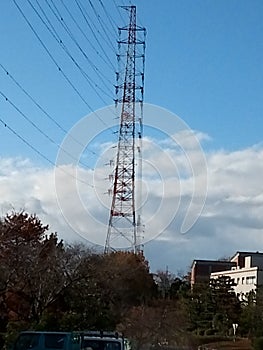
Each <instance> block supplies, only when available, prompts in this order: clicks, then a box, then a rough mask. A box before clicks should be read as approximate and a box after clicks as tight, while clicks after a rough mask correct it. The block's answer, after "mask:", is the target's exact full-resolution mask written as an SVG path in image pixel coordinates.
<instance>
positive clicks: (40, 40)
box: [13, 0, 114, 133]
mask: <svg viewBox="0 0 263 350" xmlns="http://www.w3.org/2000/svg"><path fill="white" fill-rule="evenodd" d="M75 1H77V0H75ZM13 2H14V4H15V6H16V7H17V9H18V11H19V12H20V14H21V15H22V17H23V18H24V20H25V21H26V23H27V24H28V26H29V27H30V29H31V30H32V32H33V33H34V35H35V36H36V37H37V39H38V41H39V42H40V44H41V45H42V47H43V48H44V50H45V51H46V53H47V54H48V56H49V57H50V59H51V60H52V62H53V63H54V64H55V65H56V67H57V69H58V70H59V72H61V74H62V75H63V77H64V79H65V80H66V81H67V82H68V84H69V85H70V86H71V87H72V89H73V90H74V91H75V92H76V94H77V95H78V96H79V98H80V99H81V100H82V102H83V103H84V104H85V105H86V106H87V107H88V108H89V109H90V111H91V112H93V114H94V115H95V116H96V117H97V118H98V120H100V122H101V123H102V124H103V125H104V126H106V127H107V128H108V125H107V124H106V123H105V122H104V120H103V119H102V118H101V117H100V116H99V115H98V113H96V112H95V111H94V110H93V108H92V107H91V105H90V104H89V103H88V102H87V101H86V99H85V98H84V97H83V96H82V94H81V93H80V92H79V90H78V89H77V88H76V87H75V85H74V84H73V83H72V82H71V81H70V79H69V78H68V76H67V75H66V74H65V73H64V71H63V69H62V68H61V67H60V66H59V64H58V63H57V61H56V60H55V58H54V57H53V56H52V54H51V52H50V51H49V49H48V48H47V46H46V45H45V44H44V42H43V41H42V39H41V38H40V36H39V35H38V34H37V32H36V30H35V29H34V27H33V26H32V24H31V23H30V21H29V20H28V19H27V17H26V16H25V14H24V12H23V11H22V9H21V7H20V6H19V5H18V3H17V1H16V0H13ZM110 129H112V128H110ZM112 132H113V133H114V130H112Z"/></svg>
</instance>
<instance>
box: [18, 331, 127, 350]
mask: <svg viewBox="0 0 263 350" xmlns="http://www.w3.org/2000/svg"><path fill="white" fill-rule="evenodd" d="M13 350H130V348H129V347H128V342H127V340H126V339H125V338H123V336H122V335H120V334H119V333H117V332H104V331H82V332H36V331H25V332H21V333H20V334H19V336H18V338H17V340H16V342H15V344H14V347H13Z"/></svg>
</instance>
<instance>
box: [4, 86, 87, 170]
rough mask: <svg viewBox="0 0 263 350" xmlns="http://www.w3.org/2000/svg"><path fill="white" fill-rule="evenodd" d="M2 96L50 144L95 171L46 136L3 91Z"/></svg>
mask: <svg viewBox="0 0 263 350" xmlns="http://www.w3.org/2000/svg"><path fill="white" fill-rule="evenodd" d="M0 95H1V96H2V97H3V98H4V99H5V100H6V102H8V103H9V104H10V105H11V106H12V107H13V108H14V109H15V110H16V111H17V112H18V113H19V114H20V115H21V116H22V117H23V118H24V119H25V120H26V121H27V122H28V123H29V124H31V125H32V126H33V128H34V129H36V130H37V131H38V132H39V133H40V134H41V135H43V136H44V137H45V138H46V139H47V140H48V141H49V142H51V143H53V144H54V145H55V146H56V147H58V148H59V149H61V150H62V151H63V152H64V153H65V154H67V155H68V156H69V157H70V158H71V159H73V160H75V161H77V162H79V163H80V164H82V165H83V166H85V167H87V168H89V169H91V170H93V169H92V168H91V167H89V166H88V165H87V164H85V163H83V162H81V161H79V160H78V159H76V158H75V157H74V156H73V155H72V154H71V153H69V152H68V151H67V150H65V149H63V148H62V147H60V145H59V144H58V143H57V142H56V141H55V140H53V139H52V138H51V137H50V136H49V135H48V134H46V133H45V132H44V131H43V130H41V129H40V128H39V127H38V126H37V125H36V123H34V122H33V121H32V120H31V119H30V118H29V117H28V116H27V115H26V114H25V113H24V112H22V111H21V109H20V108H19V107H17V106H16V105H15V104H14V103H13V102H12V101H11V100H10V99H9V98H8V97H7V96H6V95H5V94H4V93H3V92H2V91H0Z"/></svg>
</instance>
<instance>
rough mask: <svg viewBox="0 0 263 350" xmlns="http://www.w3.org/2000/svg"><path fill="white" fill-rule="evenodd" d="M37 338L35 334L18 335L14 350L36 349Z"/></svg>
mask: <svg viewBox="0 0 263 350" xmlns="http://www.w3.org/2000/svg"><path fill="white" fill-rule="evenodd" d="M39 337H40V334H35V333H24V334H20V335H19V337H18V339H17V341H16V343H15V346H14V350H29V349H32V350H33V349H36V348H37V346H38V343H39Z"/></svg>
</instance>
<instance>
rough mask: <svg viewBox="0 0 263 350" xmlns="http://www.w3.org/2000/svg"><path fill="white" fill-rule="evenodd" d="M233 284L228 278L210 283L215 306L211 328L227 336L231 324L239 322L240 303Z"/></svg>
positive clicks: (213, 280) (222, 277) (221, 278)
mask: <svg viewBox="0 0 263 350" xmlns="http://www.w3.org/2000/svg"><path fill="white" fill-rule="evenodd" d="M234 286H235V283H234V281H233V279H231V277H229V276H220V277H218V278H216V279H212V280H211V281H210V288H211V291H212V298H213V302H214V304H215V315H214V317H213V328H216V329H218V330H219V331H220V333H222V334H224V335H227V334H228V332H229V330H230V329H231V330H232V325H233V323H238V322H239V317H240V313H241V303H240V301H239V299H238V297H237V296H236V294H235V292H234V289H233V287H234Z"/></svg>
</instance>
